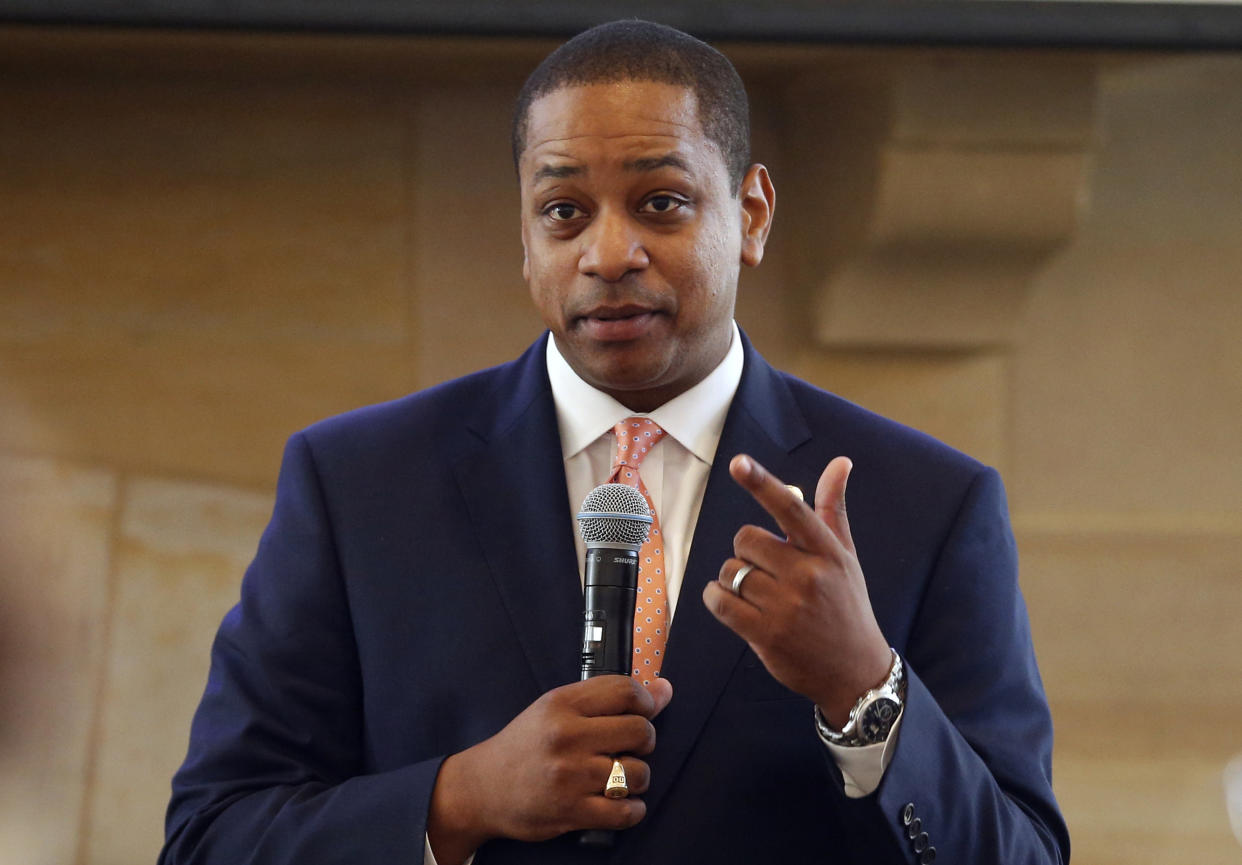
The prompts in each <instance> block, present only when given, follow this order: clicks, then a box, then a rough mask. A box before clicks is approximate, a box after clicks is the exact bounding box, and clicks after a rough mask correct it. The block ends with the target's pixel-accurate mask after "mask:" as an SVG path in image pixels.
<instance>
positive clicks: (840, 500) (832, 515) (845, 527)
mask: <svg viewBox="0 0 1242 865" xmlns="http://www.w3.org/2000/svg"><path fill="white" fill-rule="evenodd" d="M853 469H854V462H853V460H851V459H850V458H849V457H837V458H836V459H834V460H833V461H832V462H830V463H828V465H827V467H825V468H824V473H823V474H822V475H820V476H819V483H818V484H816V485H815V513H816V514H817V515H818V516H819V518H820V519H821V520H823V521H824V524H825V525H827V526H828V528H830V529H832V533H833V534H834V535H836V536H837V538H839V539H840V541H841V543H842V544H844V545H845V546H846V547H847V548H848V549H849V550H850V551H851V552H852V551H853V550H854V538H853V536H852V535H851V534H850V521H849V517H848V516H846V513H845V485H846V483H847V482H848V481H849V479H850V472H851V471H853Z"/></svg>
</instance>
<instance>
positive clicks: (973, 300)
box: [814, 244, 1043, 351]
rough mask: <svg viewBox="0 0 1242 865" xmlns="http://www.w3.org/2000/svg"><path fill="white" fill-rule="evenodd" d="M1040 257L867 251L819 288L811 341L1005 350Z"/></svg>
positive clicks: (930, 248)
mask: <svg viewBox="0 0 1242 865" xmlns="http://www.w3.org/2000/svg"><path fill="white" fill-rule="evenodd" d="M1042 258H1043V253H1042V252H1039V251H1035V250H1031V249H1029V248H1028V249H1022V248H1019V249H1012V248H1002V249H991V248H989V247H986V246H965V247H954V246H952V245H950V246H948V247H937V246H936V245H935V244H927V245H924V246H917V247H908V246H898V247H887V248H882V249H872V250H868V251H866V252H863V253H862V254H860V255H859V256H858V257H856V258H854V259H853V260H851V261H849V262H848V263H846V264H844V265H843V266H842V267H841V268H840V269H839V270H838V271H837V272H836V273H835V274H834V275H833V276H832V277H831V278H830V279H829V280H828V281H827V282H826V283H825V284H824V285H823V286H822V287H821V289H820V292H819V294H818V297H817V298H816V299H815V302H814V308H815V323H816V328H815V336H816V338H817V339H818V340H819V341H820V342H821V343H822V344H824V345H826V346H831V347H833V348H859V349H889V350H893V349H903V350H915V351H918V350H923V351H928V350H940V351H955V350H959V351H960V350H978V349H1003V348H1007V347H1008V345H1009V344H1010V342H1011V341H1012V340H1013V339H1014V338H1015V336H1016V334H1017V332H1018V328H1019V325H1020V321H1021V313H1022V310H1023V307H1024V305H1025V303H1026V298H1027V294H1028V291H1029V285H1028V283H1029V279H1030V277H1031V274H1032V273H1033V272H1034V271H1035V269H1036V268H1037V267H1038V264H1039V261H1040V260H1042Z"/></svg>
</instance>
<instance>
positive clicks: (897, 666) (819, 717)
mask: <svg viewBox="0 0 1242 865" xmlns="http://www.w3.org/2000/svg"><path fill="white" fill-rule="evenodd" d="M889 651H890V652H892V653H893V663H892V666H891V667H889V671H888V678H886V679H885V680H884V682H883V683H881V684H880V685H879V686H877V687H875V688H872V689H870V690H869V691H867V692H866V693H865V694H863V695H862V696H861V697H859V698H858V702H857V703H855V704H854V708H852V709H850V715H849V719H848V720H847V721H846V722H845V726H844V727H842V728H841V729H840V730H834V729H832V727H830V726H828V721H827V719H826V718H824V714H823V713H822V712H821V711H820V710H819V706H818V705H817V706H815V731H816V732H817V733H818V734H819V738H820V739H822V740H823V741H824V742H825V743H826V744H829V745H841V746H844V747H860V746H862V745H865V744H872V743H866V742H863V741H861V740H860V739H859V738H858V736H857V731H856V725H857V721H858V713H859V711H860V710H861V709H862V707H863V706H864V705H866V703H867V702H868V700H870V699H872V698H873V697H875V696H879V695H885V694H887V695H889V696H891V697H892V698H893V699H895V700H896V701H897V703H898V705H901V704H902V703H904V701H905V687H904V685H905V675H904V671H903V669H902V664H901V656H900V655H898V654H897V650H896V649H894V648H892V647H891V646H890V647H889Z"/></svg>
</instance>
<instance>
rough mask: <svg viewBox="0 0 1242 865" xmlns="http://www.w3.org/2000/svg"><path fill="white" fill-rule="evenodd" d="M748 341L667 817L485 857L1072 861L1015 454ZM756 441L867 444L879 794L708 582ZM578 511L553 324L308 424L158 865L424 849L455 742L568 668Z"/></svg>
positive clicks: (793, 475)
mask: <svg viewBox="0 0 1242 865" xmlns="http://www.w3.org/2000/svg"><path fill="white" fill-rule="evenodd" d="M544 339H546V336H545V337H544ZM745 348H746V360H745V368H744V372H743V375H742V381H741V384H740V387H739V390H738V393H737V396H736V397H735V399H734V401H733V405H732V407H731V408H730V410H729V414H728V418H727V420H726V422H725V427H724V432H723V435H722V437H721V440H720V446H719V450H718V452H717V457H716V461H715V464H714V465H713V466H712V468H711V474H710V478H709V480H708V484H707V491H706V494H705V496H704V500H703V506H702V510H701V514H702V515H701V517H700V518H699V522H698V526H697V527H696V529H695V534H694V540H693V545H692V548H691V551H690V557H689V561H688V563H687V568H686V573H685V578H684V584H683V587H682V590H681V602H680V603H679V605H678V607H677V615H676V618H675V620H674V624H673V627H672V629H671V632H670V641H669V645H668V652H667V660H666V662H665V668H664V675H665V676H666V677H667V678H668V679H669V680H670V681H672V683H673V686H674V697H673V701H672V703H671V704H670V705H669V706H668V708H667V709H666V710H665V711H664V712H663V713H662V714H661V715H660V716H659V717H658V718H657V719H656V721H655V725H656V729H657V734H658V741H657V747H656V750H655V753H654V754H653V755H652V756H651V757H650V764H651V772H652V786H651V790H650V792H649V793H648V794H647V796H646V801H647V804H648V816H647V817H646V819H645V820H644V821H643V822H642V823H640V824H639V825H638V826H636V827H634V828H632V829H630V830H627V831H625V832H623V833H621V834H620V840H619V843H618V845H617V846H616V847H615V848H614V849H613V850H612V851H611V852H605V853H594V852H591V851H587V850H583V849H582V848H580V847H579V846H577V845H576V844H575V843H573V839H572V838H569V837H564V838H560V839H555V840H553V841H550V842H546V843H543V844H537V845H536V844H521V843H517V842H510V841H496V842H492V843H490V844H488V845H485V846H484V847H483V848H482V849H481V850H480V851H479V853H478V857H477V859H476V861H477V862H478V863H479V865H486V863H492V862H530V863H535V862H539V863H559V862H603V861H612V862H641V863H662V862H669V863H693V862H712V863H732V862H737V863H743V862H744V863H765V862H774V861H777V860H778V859H779V860H781V861H796V862H809V861H814V862H823V863H837V862H841V863H844V862H868V863H889V862H892V863H910V862H919V861H920V858H921V854H920V853H919V852H918V851H917V850H916V842H917V846H918V847H919V848H922V847H924V846H932V847H935V848H937V854H938V858H939V859H941V860H942V861H946V862H954V863H959V865H960V863H980V865H983V863H986V865H998V863H1004V865H1021V863H1035V862H1041V863H1053V862H1059V861H1065V860H1066V859H1067V858H1068V838H1067V835H1066V830H1065V825H1064V823H1063V822H1062V819H1061V817H1060V814H1059V813H1058V810H1057V806H1056V803H1055V801H1054V799H1053V795H1052V791H1051V788H1050V778H1049V776H1050V762H1051V747H1052V726H1051V720H1050V717H1049V713H1048V709H1047V705H1046V702H1045V699H1044V695H1043V691H1042V686H1041V684H1040V680H1039V674H1038V671H1037V669H1036V665H1035V658H1034V656H1033V653H1032V648H1031V640H1030V634H1029V629H1028V624H1027V617H1026V612H1025V608H1024V605H1023V602H1022V598H1021V595H1020V594H1019V591H1018V586H1017V564H1016V557H1015V549H1014V543H1013V539H1012V535H1011V532H1010V528H1009V522H1008V516H1007V513H1006V506H1005V501H1004V493H1003V490H1002V487H1001V483H1000V481H999V478H998V477H997V475H996V473H995V472H993V471H992V470H990V469H988V468H986V467H983V466H981V465H980V464H978V463H976V462H974V461H973V460H971V459H970V458H968V457H966V456H963V455H962V454H960V453H958V452H956V451H953V450H951V449H949V448H947V447H945V446H944V445H942V444H939V443H937V442H936V441H934V440H932V439H930V438H928V437H926V436H924V435H922V434H920V433H917V432H914V431H912V430H910V429H907V428H905V427H901V426H899V425H897V424H894V423H892V422H890V421H887V420H884V419H882V418H880V417H877V416H876V415H873V414H871V413H869V412H866V411H864V410H862V409H860V408H858V407H857V406H854V405H852V404H850V403H847V402H845V401H844V400H841V399H839V398H837V397H834V396H832V395H830V394H827V393H824V392H823V391H820V390H817V389H815V388H813V387H811V386H810V385H807V384H806V383H804V382H801V381H799V380H797V379H795V378H793V377H791V376H788V375H785V374H783V373H780V372H777V371H775V370H773V369H772V368H771V367H770V366H769V365H768V364H767V363H766V362H765V361H764V360H763V359H762V358H761V357H760V356H759V355H758V354H757V353H756V352H755V351H754V350H753V349H752V348H751V347H750V345H749V343H747V344H746V346H745ZM740 452H746V453H749V454H752V455H753V456H754V457H756V458H757V459H758V460H759V461H760V462H761V463H763V464H764V465H765V466H767V467H768V468H770V469H771V470H772V471H773V472H775V473H776V474H777V476H779V477H781V478H783V479H784V480H785V481H786V482H788V483H795V484H798V485H799V486H801V487H802V488H803V489H806V490H813V489H814V488H815V485H816V481H817V479H818V477H819V474H820V472H821V471H822V470H823V468H824V466H825V465H826V464H827V462H828V461H829V460H830V459H831V458H832V457H834V456H837V455H839V454H846V455H848V456H850V457H851V458H853V460H854V463H855V469H854V472H853V475H852V476H851V479H850V488H849V497H848V504H849V511H850V524H851V527H852V530H853V535H854V539H855V543H856V546H857V549H858V553H859V557H860V560H861V562H862V566H863V570H864V572H865V573H866V577H867V583H868V588H869V591H870V595H871V601H872V604H873V606H874V608H875V612H876V616H877V618H878V620H879V624H880V627H881V628H882V629H883V632H884V634H885V636H886V637H887V638H888V640H889V642H890V643H891V644H892V645H893V646H894V647H896V648H897V650H898V651H899V652H901V654H902V655H903V657H904V658H905V659H906V663H907V670H908V694H907V700H906V709H905V717H904V720H903V722H902V724H903V726H902V728H901V735H900V738H899V742H898V745H897V748H896V752H895V755H894V757H893V760H892V763H891V765H890V766H889V768H888V771H887V773H886V775H885V777H884V780H883V783H882V784H881V785H880V788H879V790H878V791H877V792H876V793H875V794H873V795H871V796H868V797H865V798H863V799H859V800H850V799H847V798H846V797H845V795H844V793H843V790H842V784H841V779H840V774H839V772H838V771H837V770H836V768H835V765H834V764H833V762H832V760H831V759H830V757H829V755H828V754H827V752H826V750H825V749H824V748H823V746H822V745H821V744H820V742H819V740H818V739H817V737H816V735H815V732H814V729H813V724H812V717H811V704H810V703H809V701H807V700H806V699H804V698H803V697H800V696H798V695H797V694H794V693H793V692H791V691H789V690H788V689H786V688H785V687H783V686H782V685H781V684H779V683H778V682H776V681H775V680H774V679H773V678H772V677H771V676H770V675H768V673H767V671H766V670H765V669H764V667H763V665H762V664H761V663H760V662H759V661H758V659H757V658H756V656H755V655H754V654H753V653H752V652H751V651H750V650H749V649H748V648H747V647H746V645H745V643H744V642H743V641H742V640H741V639H739V638H738V637H736V636H735V635H734V634H732V633H731V632H730V631H728V630H727V629H726V628H724V627H723V626H721V625H720V624H719V623H717V622H716V621H715V619H713V618H712V616H711V615H710V614H709V613H708V611H707V610H706V608H705V607H704V605H703V603H702V602H701V600H700V598H699V594H700V592H701V591H702V588H703V585H704V584H705V583H706V581H708V580H711V579H714V578H715V577H716V575H717V573H718V570H719V568H720V565H721V563H722V562H723V561H724V559H726V558H727V557H729V556H730V555H731V551H732V538H733V534H734V532H735V531H736V530H737V529H738V528H739V527H740V526H742V525H743V524H745V523H757V524H759V525H765V526H771V525H772V522H771V520H770V519H769V518H768V517H767V515H766V514H765V513H764V512H763V511H762V510H761V509H760V508H759V507H758V505H756V504H755V503H754V502H753V500H752V499H751V498H750V497H749V496H748V495H747V494H746V493H745V492H743V491H742V490H741V489H740V488H739V487H737V486H736V485H735V484H734V483H733V482H732V480H731V479H730V478H729V476H728V473H727V464H728V461H729V459H730V458H731V457H732V456H733V455H734V454H737V453H740ZM572 531H573V521H572V516H571V513H570V509H569V505H568V497H567V495H566V484H565V474H564V468H563V463H562V458H561V448H560V443H559V437H558V432H557V423H556V415H555V410H554V407H553V401H552V396H551V391H550V388H549V385H548V380H547V374H546V370H545V364H544V340H543V339H541V340H539V341H538V342H537V343H536V344H535V345H534V346H532V348H531V349H530V350H528V351H527V352H526V353H525V354H524V355H523V356H522V357H521V358H519V359H518V360H516V361H514V362H512V363H509V364H506V365H504V366H500V367H497V368H495V369H492V370H487V371H484V372H480V373H476V374H474V375H471V376H468V377H466V378H463V379H460V380H457V381H454V382H449V383H447V384H444V385H440V386H438V387H435V388H432V389H430V390H428V391H424V392H421V393H417V394H414V395H412V396H409V397H406V398H404V399H401V400H397V401H395V402H392V403H388V404H384V405H379V406H374V407H370V408H366V409H362V410H359V411H356V412H352V413H350V414H347V415H344V416H341V417H338V418H334V419H331V420H328V421H325V422H322V423H320V424H317V425H315V426H313V427H311V428H309V429H308V430H306V431H304V432H302V433H300V434H298V435H295V436H294V437H293V438H292V439H291V440H290V442H289V444H288V448H287V450H286V453H285V458H284V464H283V466H282V469H281V475H280V481H279V485H278V489H277V496H276V507H275V512H274V514H273V516H272V520H271V523H270V525H269V526H268V528H267V530H266V532H265V533H264V535H263V538H262V541H261V542H260V545H259V550H258V553H257V555H256V558H255V560H254V563H253V565H252V566H251V567H250V569H249V570H248V572H247V574H246V577H245V580H244V582H243V586H242V597H241V602H240V603H239V605H238V606H237V607H236V608H234V609H233V610H232V611H231V612H230V613H229V614H228V616H227V617H226V618H225V620H224V622H223V624H222V625H221V628H220V631H219V634H218V636H217V639H216V641H215V644H214V646H213V649H212V666H211V673H210V676H209V679H208V683H207V689H206V693H205V694H204V696H203V700H202V703H201V705H200V707H199V709H198V712H197V714H196V716H195V719H194V723H193V727H192V731H191V741H190V748H189V753H188V756H187V758H186V761H185V764H184V765H183V766H182V768H181V769H180V771H179V772H178V773H177V775H176V777H175V779H174V782H173V798H172V801H171V804H170V806H169V813H168V823H167V842H166V845H165V849H164V852H163V853H162V854H161V858H160V861H161V863H164V865H172V863H192V862H193V863H218V865H244V863H251V862H253V863H290V865H292V863H297V865H329V863H362V865H367V863H374V865H381V863H382V865H405V863H408V865H417V863H419V862H421V860H422V855H423V836H424V832H425V822H426V815H427V809H428V803H429V801H430V796H431V790H432V787H433V785H434V783H435V777H436V772H437V770H438V768H439V766H440V763H441V761H442V760H443V758H444V757H445V756H446V755H448V754H452V753H454V752H457V751H460V750H462V749H464V748H467V747H469V746H470V745H473V744H475V743H477V742H479V741H480V740H482V739H484V738H486V737H488V736H491V735H492V734H494V733H495V732H496V731H498V730H500V729H501V728H502V727H503V726H504V725H505V724H507V723H508V722H509V721H510V720H511V719H512V718H513V717H515V716H516V715H517V714H518V713H519V712H520V711H522V710H523V709H524V708H526V706H528V705H529V704H530V703H531V702H533V701H534V700H535V699H536V698H537V697H538V696H539V695H540V694H542V693H544V692H545V691H547V690H548V689H550V688H553V687H556V686H558V685H562V684H565V683H568V682H572V681H575V680H576V679H577V675H578V671H577V663H578V651H579V640H580V619H581V610H582V591H581V588H580V585H579V581H578V576H577V573H578V563H577V561H576V554H575V550H574V542H573V535H572ZM495 782H496V783H497V784H502V783H504V779H503V778H497V779H495ZM916 820H917V822H915V821H916ZM908 824H912V826H911V825H908ZM920 833H926V835H923V836H922V837H921V839H920ZM912 838H913V839H914V840H912ZM922 858H926V854H925V853H924V854H922Z"/></svg>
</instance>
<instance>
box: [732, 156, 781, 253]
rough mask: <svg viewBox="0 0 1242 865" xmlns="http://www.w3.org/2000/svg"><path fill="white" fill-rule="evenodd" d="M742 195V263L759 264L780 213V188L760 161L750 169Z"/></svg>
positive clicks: (740, 197) (743, 185) (744, 179)
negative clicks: (773, 222)
mask: <svg viewBox="0 0 1242 865" xmlns="http://www.w3.org/2000/svg"><path fill="white" fill-rule="evenodd" d="M738 198H739V200H740V202H741V206H742V264H745V265H747V266H748V267H757V266H758V265H759V262H761V261H763V245H764V244H765V243H767V240H768V231H770V230H771V228H772V215H773V214H774V213H775V212H776V189H775V187H773V186H772V178H771V177H770V176H768V169H767V168H766V167H765V166H763V165H760V164H759V163H757V162H756V163H755V164H754V165H752V166H751V167H750V168H749V169H748V170H747V171H746V177H745V178H743V179H742V189H741V191H740V193H739V195H738Z"/></svg>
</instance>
